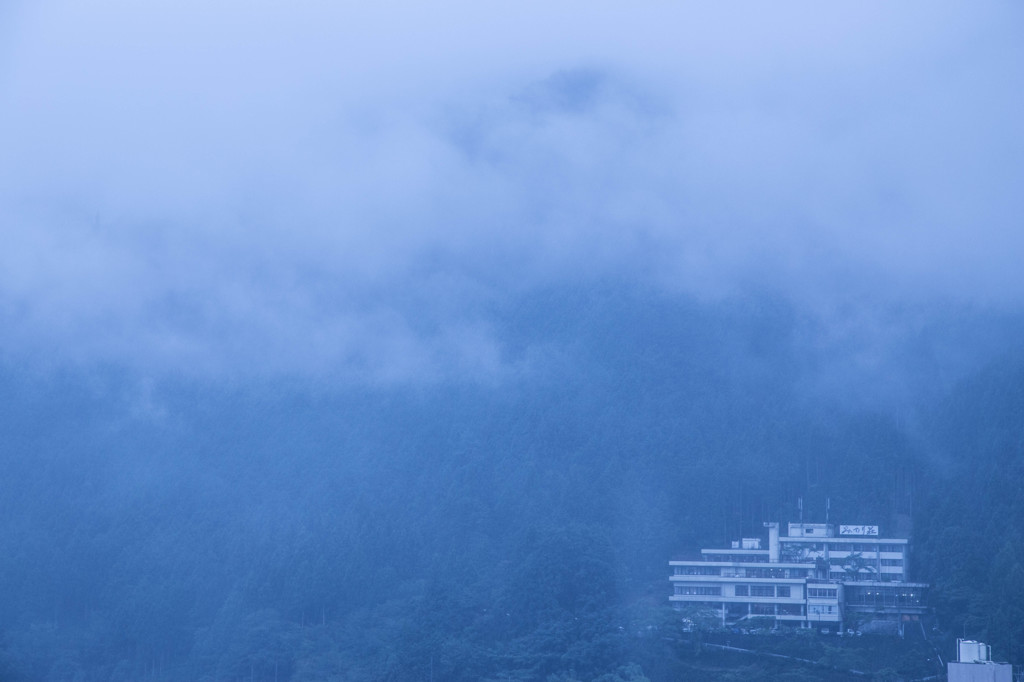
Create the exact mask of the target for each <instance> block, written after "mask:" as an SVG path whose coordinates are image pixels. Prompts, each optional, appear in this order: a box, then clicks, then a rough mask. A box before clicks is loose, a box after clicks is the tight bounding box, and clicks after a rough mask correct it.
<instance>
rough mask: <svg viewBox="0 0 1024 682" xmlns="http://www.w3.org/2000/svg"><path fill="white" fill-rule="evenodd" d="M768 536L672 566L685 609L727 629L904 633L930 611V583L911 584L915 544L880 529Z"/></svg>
mask: <svg viewBox="0 0 1024 682" xmlns="http://www.w3.org/2000/svg"><path fill="white" fill-rule="evenodd" d="M764 525H765V527H766V528H767V529H768V543H767V547H764V546H763V543H762V538H743V539H742V540H735V541H733V542H732V546H731V547H729V548H724V549H702V550H701V551H700V558H699V559H698V558H696V557H695V558H693V559H692V560H679V561H670V562H669V566H670V567H671V568H672V575H671V576H670V578H669V579H670V580H671V582H672V594H671V596H670V597H669V600H670V601H671V602H672V603H673V604H674V605H676V606H677V607H678V608H680V609H685V608H688V607H689V608H692V609H699V610H702V611H704V612H706V613H709V614H714V616H715V617H716V618H721V622H722V624H723V625H727V624H739V623H741V622H743V621H750V620H751V619H761V618H768V619H771V621H772V622H773V623H774V624H785V625H792V626H800V627H820V628H837V629H842V628H843V624H844V621H846V620H847V619H848V618H849V617H850V616H851V615H853V614H857V618H858V619H859V620H889V621H895V622H896V623H898V624H899V627H902V624H903V623H904V622H906V621H915V620H917V619H918V618H919V617H920V616H921V614H923V613H924V611H925V605H924V592H925V590H926V588H927V587H928V586H927V585H925V584H924V583H914V582H909V581H908V580H907V572H906V571H907V559H908V547H909V542H908V540H907V539H905V538H883V537H879V534H878V526H840V527H839V528H840V533H839V535H836V533H835V527H834V526H832V525H830V524H824V523H790V524H788V528H787V531H788V532H787V534H786V535H781V534H780V532H779V530H780V529H779V524H778V523H775V522H772V523H766V524H764Z"/></svg>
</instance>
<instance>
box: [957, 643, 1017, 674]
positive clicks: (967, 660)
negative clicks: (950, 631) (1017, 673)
mask: <svg viewBox="0 0 1024 682" xmlns="http://www.w3.org/2000/svg"><path fill="white" fill-rule="evenodd" d="M946 672H947V679H948V680H949V682H1013V666H1012V665H1010V664H1009V663H996V662H995V661H993V660H992V647H990V646H989V645H988V644H984V643H982V642H975V641H974V640H971V639H958V640H956V660H955V661H950V662H949V663H947V664H946Z"/></svg>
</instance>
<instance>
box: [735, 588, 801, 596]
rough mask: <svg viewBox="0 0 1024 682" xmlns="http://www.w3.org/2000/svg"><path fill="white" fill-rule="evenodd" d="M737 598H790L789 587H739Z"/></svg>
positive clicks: (736, 593) (736, 592)
mask: <svg viewBox="0 0 1024 682" xmlns="http://www.w3.org/2000/svg"><path fill="white" fill-rule="evenodd" d="M734 594H735V595H736V596H737V597H788V596H789V595H790V591H789V585H737V586H736V591H735V593H734Z"/></svg>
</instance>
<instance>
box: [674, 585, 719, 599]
mask: <svg viewBox="0 0 1024 682" xmlns="http://www.w3.org/2000/svg"><path fill="white" fill-rule="evenodd" d="M676 594H681V595H697V594H699V595H705V596H713V597H720V596H722V588H721V587H702V586H699V585H676Z"/></svg>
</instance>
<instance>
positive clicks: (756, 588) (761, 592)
mask: <svg viewBox="0 0 1024 682" xmlns="http://www.w3.org/2000/svg"><path fill="white" fill-rule="evenodd" d="M750 596H751V597H774V596H775V587H774V586H772V585H751V586H750Z"/></svg>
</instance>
